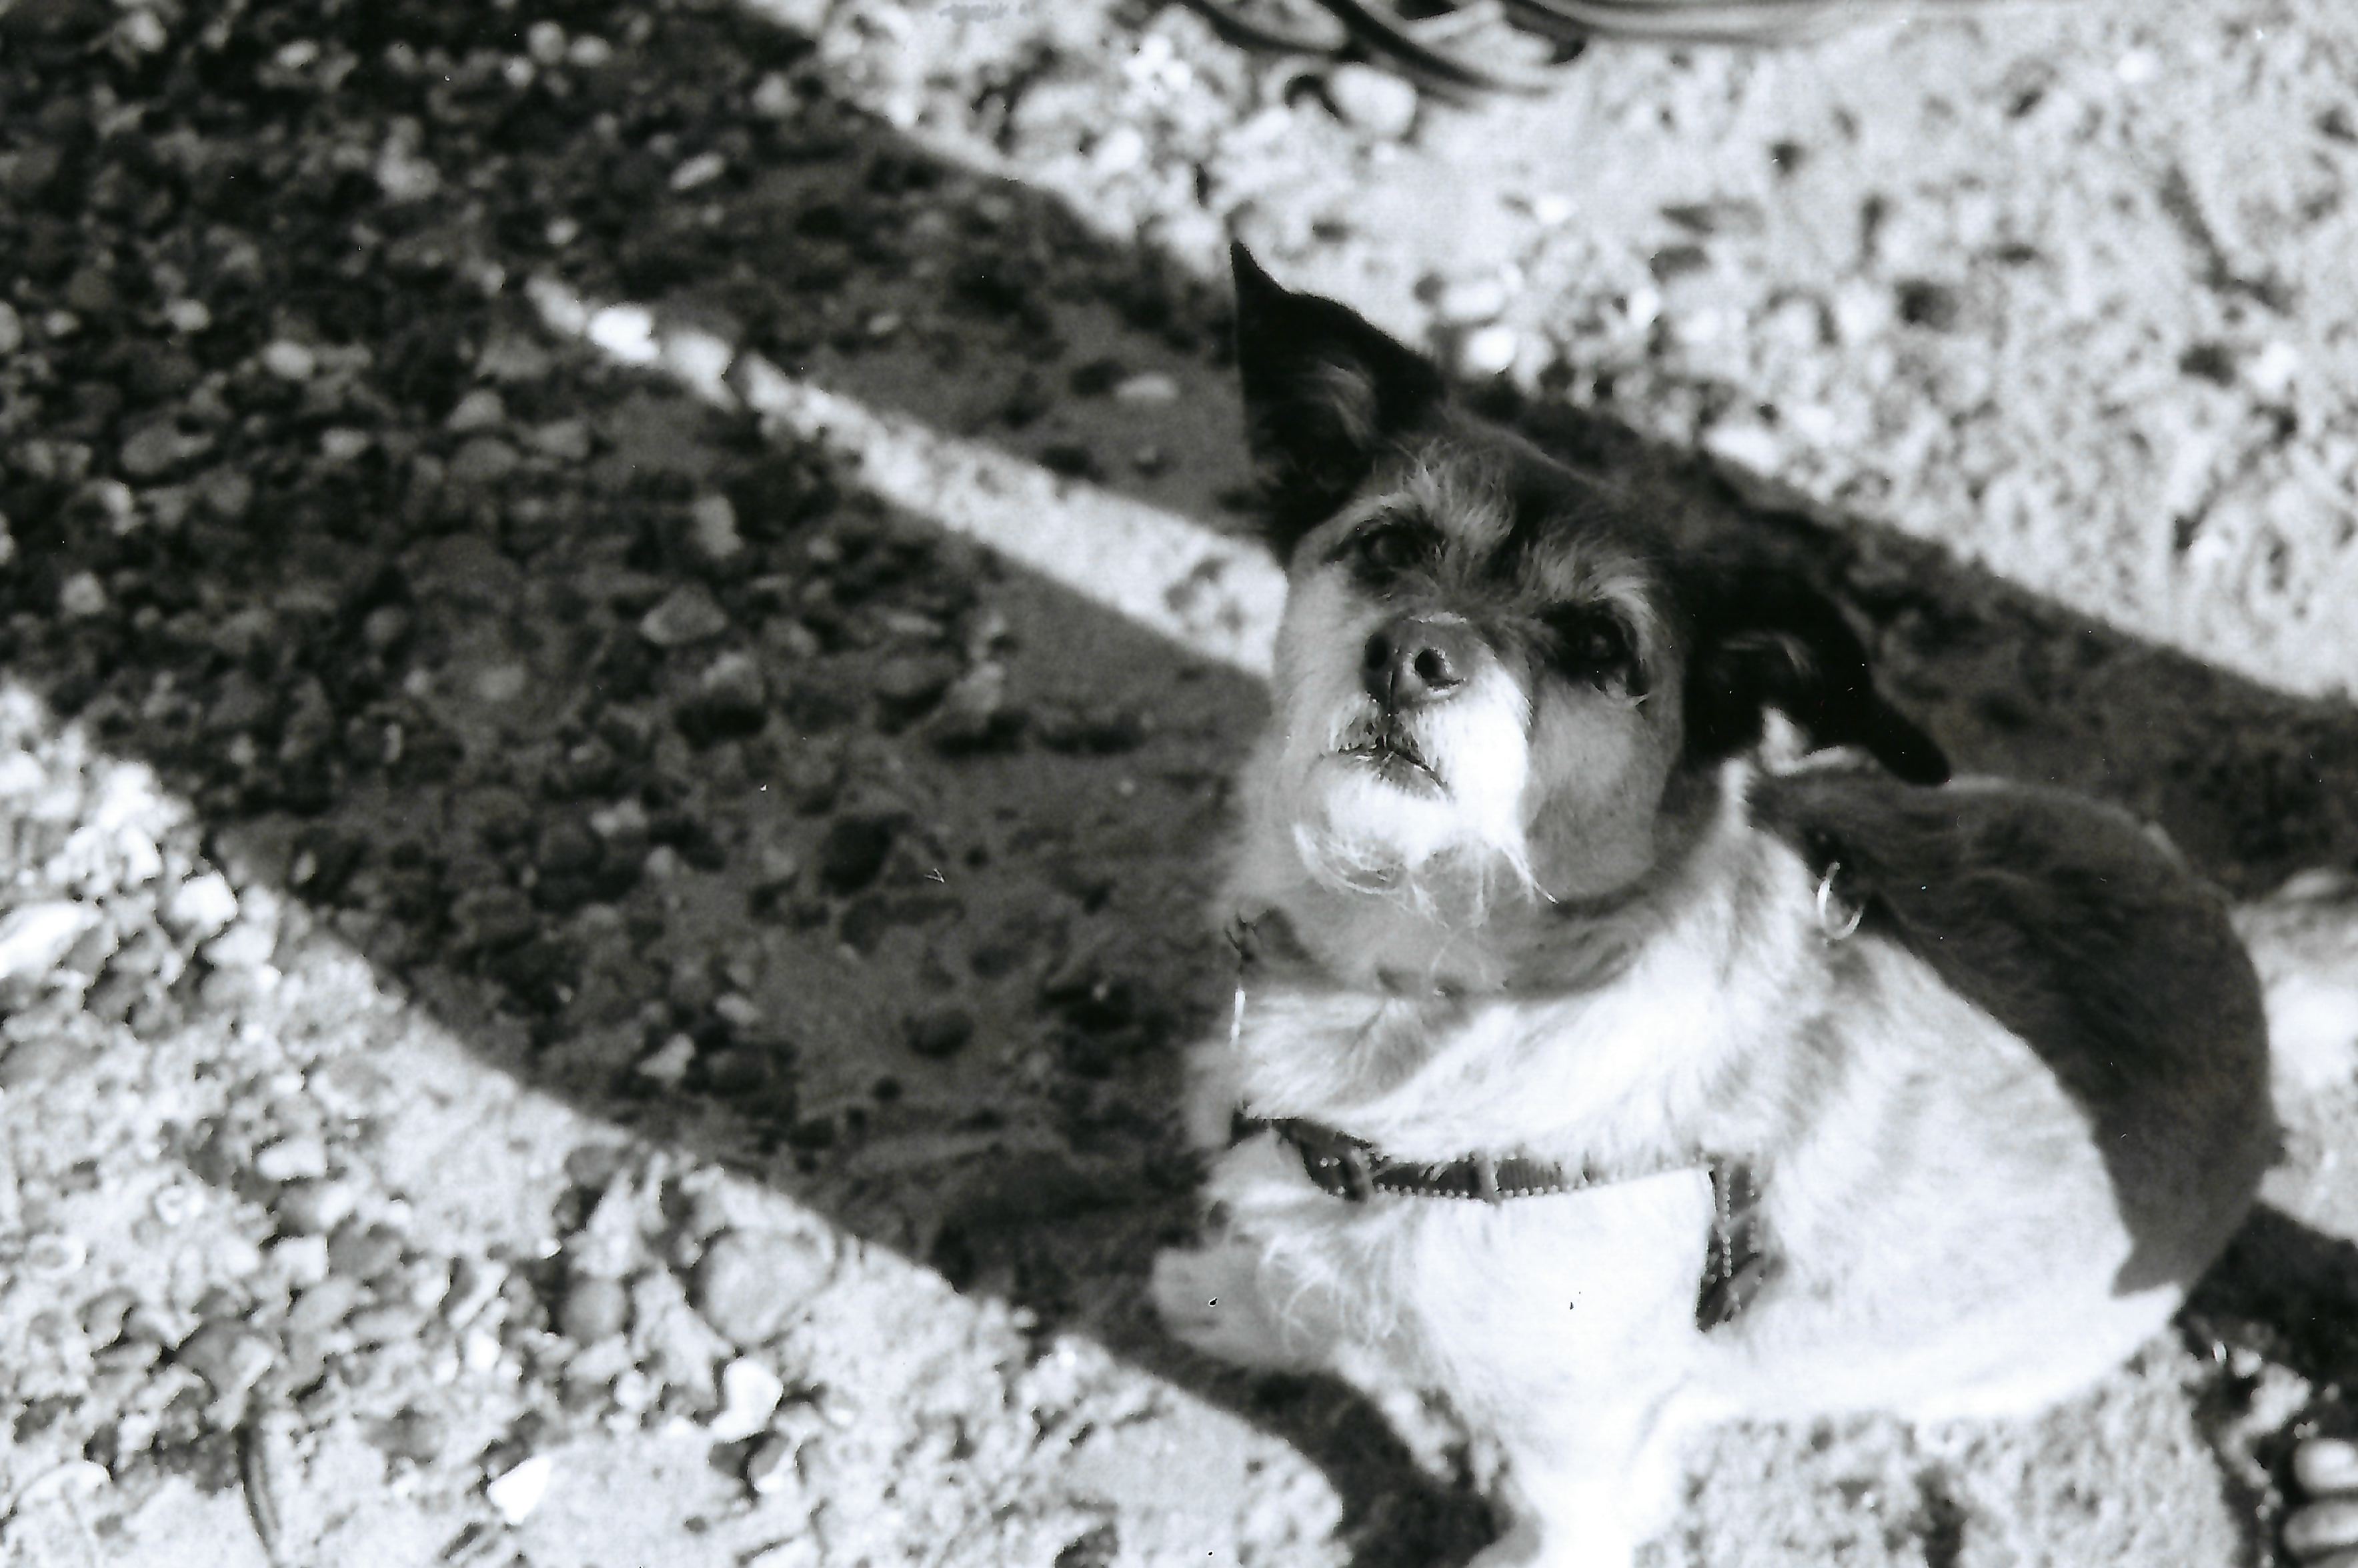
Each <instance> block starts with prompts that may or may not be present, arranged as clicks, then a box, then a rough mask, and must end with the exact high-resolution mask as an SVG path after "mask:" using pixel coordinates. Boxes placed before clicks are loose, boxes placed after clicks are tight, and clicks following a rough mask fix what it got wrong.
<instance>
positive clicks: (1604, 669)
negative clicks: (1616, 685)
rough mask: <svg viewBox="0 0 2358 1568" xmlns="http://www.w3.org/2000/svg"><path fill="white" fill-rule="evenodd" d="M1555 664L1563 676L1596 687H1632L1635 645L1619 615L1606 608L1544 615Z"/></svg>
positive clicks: (1635, 656)
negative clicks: (1612, 685) (1592, 683)
mask: <svg viewBox="0 0 2358 1568" xmlns="http://www.w3.org/2000/svg"><path fill="white" fill-rule="evenodd" d="M1548 632H1549V634H1550V637H1551V639H1552V642H1553V644H1554V653H1555V659H1556V663H1557V665H1559V667H1561V668H1562V669H1563V672H1564V673H1565V674H1566V675H1569V676H1574V677H1575V678H1577V679H1581V680H1587V681H1594V682H1595V683H1596V684H1597V685H1598V686H1603V685H1605V684H1606V682H1607V681H1620V682H1623V683H1624V684H1627V685H1630V686H1632V687H1634V686H1635V684H1636V680H1637V673H1638V651H1637V644H1636V643H1635V642H1634V641H1633V640H1632V639H1631V637H1630V635H1629V628H1628V626H1627V625H1626V624H1625V623H1623V622H1622V620H1621V618H1620V617H1619V616H1617V615H1615V614H1612V613H1611V612H1609V611H1600V610H1594V609H1580V610H1567V611H1560V612H1558V613H1557V614H1555V615H1552V616H1550V617H1549V618H1548Z"/></svg>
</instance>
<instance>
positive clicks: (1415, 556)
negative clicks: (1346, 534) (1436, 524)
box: [1344, 518, 1433, 579]
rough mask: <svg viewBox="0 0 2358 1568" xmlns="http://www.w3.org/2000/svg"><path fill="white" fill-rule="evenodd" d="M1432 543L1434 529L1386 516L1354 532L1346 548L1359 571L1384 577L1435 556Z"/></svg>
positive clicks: (1396, 574)
mask: <svg viewBox="0 0 2358 1568" xmlns="http://www.w3.org/2000/svg"><path fill="white" fill-rule="evenodd" d="M1344 550H1345V553H1346V554H1347V557H1348V558H1349V560H1350V563H1351V565H1352V566H1353V567H1354V568H1357V570H1359V571H1360V572H1362V573H1364V574H1366V575H1367V576H1369V577H1373V578H1377V579H1385V578H1391V577H1396V576H1398V575H1399V574H1400V573H1401V572H1404V571H1407V570H1409V569H1410V568H1412V567H1417V566H1422V564H1424V563H1425V562H1426V561H1428V560H1430V559H1432V558H1433V530H1432V529H1430V528H1427V527H1425V526H1424V525H1422V524H1417V523H1411V522H1407V521H1405V520H1403V519H1400V518H1387V519H1385V520H1383V521H1380V522H1378V523H1373V524H1369V525H1368V526H1367V527H1365V528H1362V529H1360V530H1359V531H1358V532H1357V533H1356V534H1354V535H1351V537H1350V539H1349V541H1348V542H1347V544H1346V545H1345V546H1344Z"/></svg>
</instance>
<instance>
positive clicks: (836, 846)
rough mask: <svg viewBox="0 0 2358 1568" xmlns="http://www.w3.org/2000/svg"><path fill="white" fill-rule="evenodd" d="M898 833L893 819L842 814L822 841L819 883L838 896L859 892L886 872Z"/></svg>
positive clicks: (831, 824)
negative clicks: (884, 870)
mask: <svg viewBox="0 0 2358 1568" xmlns="http://www.w3.org/2000/svg"><path fill="white" fill-rule="evenodd" d="M895 837H896V832H895V829H894V827H893V825H892V820H891V819H890V818H887V817H882V816H839V817H838V818H836V820H835V821H833V822H831V823H829V824H828V825H827V837H825V838H822V839H820V840H819V846H818V862H817V865H818V880H819V885H820V886H821V887H822V888H824V889H825V890H826V891H827V892H831V893H833V894H835V895H836V896H837V897H838V898H840V897H844V896H846V895H848V894H850V893H855V892H859V891H860V889H862V888H864V887H866V886H867V885H868V884H869V883H870V882H872V881H875V880H876V877H877V874H878V873H879V872H881V871H883V869H884V860H885V857H886V856H888V855H890V854H891V853H892V840H893V838H895Z"/></svg>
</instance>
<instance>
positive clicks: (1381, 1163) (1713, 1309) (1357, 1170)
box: [1230, 1112, 1773, 1330]
mask: <svg viewBox="0 0 2358 1568" xmlns="http://www.w3.org/2000/svg"><path fill="white" fill-rule="evenodd" d="M1260 1132H1271V1133H1274V1134H1275V1135H1276V1136H1277V1138H1278V1140H1279V1141H1281V1142H1284V1143H1289V1144H1291V1145H1293V1149H1294V1151H1295V1152H1297V1153H1298V1154H1300V1155H1301V1157H1302V1169H1303V1172H1304V1173H1306V1174H1307V1175H1308V1176H1309V1177H1310V1179H1311V1181H1312V1182H1314V1184H1317V1186H1318V1188H1319V1189H1320V1190H1321V1191H1323V1192H1325V1193H1326V1194H1328V1195H1331V1196H1334V1197H1338V1198H1341V1199H1343V1200H1344V1201H1346V1202H1347V1203H1366V1202H1368V1200H1369V1199H1371V1198H1373V1197H1375V1196H1376V1195H1379V1194H1389V1195H1394V1196H1398V1197H1427V1198H1466V1199H1479V1200H1481V1201H1482V1202H1485V1203H1492V1204H1498V1203H1504V1202H1506V1201H1507V1200H1508V1199H1509V1198H1524V1197H1544V1196H1547V1195H1552V1194H1557V1193H1576V1192H1582V1191H1585V1190H1586V1189H1588V1188H1591V1187H1601V1186H1610V1185H1613V1184H1617V1183H1620V1182H1634V1181H1638V1180H1640V1179H1641V1178H1643V1177H1647V1176H1659V1175H1664V1174H1667V1173H1670V1172H1672V1171H1693V1170H1700V1171H1702V1172H1703V1173H1704V1174H1705V1175H1707V1176H1709V1177H1710V1178H1711V1199H1712V1202H1711V1208H1712V1226H1711V1240H1710V1245H1709V1247H1708V1248H1707V1249H1705V1252H1704V1266H1703V1277H1702V1279H1701V1281H1699V1282H1698V1284H1697V1287H1696V1291H1695V1326H1696V1327H1697V1328H1700V1329H1704V1330H1709V1329H1714V1328H1717V1327H1719V1326H1720V1325H1723V1324H1725V1323H1728V1322H1731V1321H1733V1320H1734V1319H1735V1318H1736V1315H1737V1314H1740V1313H1742V1312H1743V1310H1744V1309H1745V1308H1746V1307H1747V1306H1748V1305H1749V1304H1751V1302H1752V1298H1753V1297H1754V1296H1755V1295H1757V1294H1758V1292H1759V1290H1760V1287H1761V1286H1762V1285H1764V1284H1766V1283H1767V1282H1768V1278H1769V1276H1770V1274H1771V1273H1772V1272H1773V1261H1772V1260H1771V1259H1770V1258H1769V1255H1768V1249H1767V1246H1766V1244H1765V1242H1764V1240H1763V1238H1762V1235H1761V1225H1760V1188H1759V1184H1758V1181H1757V1180H1756V1179H1755V1177H1754V1175H1753V1173H1752V1170H1751V1167H1749V1166H1748V1165H1746V1164H1744V1163H1743V1162H1740V1161H1736V1160H1733V1159H1729V1158H1726V1157H1725V1156H1722V1155H1715V1154H1699V1155H1693V1156H1678V1157H1673V1158H1671V1159H1668V1160H1664V1161H1660V1162H1656V1163H1653V1164H1639V1165H1632V1166H1628V1167H1617V1168H1612V1169H1600V1168H1598V1167H1595V1166H1591V1165H1581V1166H1578V1167H1574V1166H1568V1165H1563V1164H1559V1163H1556V1162H1552V1161H1546V1160H1535V1159H1532V1158H1531V1157H1530V1156H1528V1155H1522V1154H1509V1155H1505V1156H1495V1155H1490V1154H1468V1155H1466V1156H1464V1157H1463V1158H1461V1159H1456V1160H1444V1161H1441V1162H1422V1161H1419V1162H1409V1161H1404V1160H1396V1159H1394V1158H1392V1157H1391V1156H1390V1155H1389V1154H1386V1153H1385V1152H1383V1151H1382V1150H1380V1149H1379V1148H1377V1147H1376V1146H1375V1145H1374V1144H1372V1143H1370V1142H1368V1141H1367V1140H1366V1139H1364V1138H1356V1137H1354V1136H1352V1135H1351V1134H1350V1133H1347V1132H1343V1131H1339V1130H1336V1129H1335V1128H1332V1127H1327V1126H1325V1125H1324V1124H1323V1123H1320V1122H1315V1121H1307V1120H1304V1119H1301V1118H1299V1117H1280V1118H1272V1119H1258V1118H1251V1117H1247V1116H1245V1115H1244V1114H1243V1113H1242V1112H1238V1114H1237V1116H1236V1118H1235V1119H1234V1121H1233V1122H1232V1123H1231V1126H1230V1139H1231V1141H1242V1140H1244V1139H1246V1138H1249V1137H1251V1136H1253V1135H1255V1134H1256V1133H1260Z"/></svg>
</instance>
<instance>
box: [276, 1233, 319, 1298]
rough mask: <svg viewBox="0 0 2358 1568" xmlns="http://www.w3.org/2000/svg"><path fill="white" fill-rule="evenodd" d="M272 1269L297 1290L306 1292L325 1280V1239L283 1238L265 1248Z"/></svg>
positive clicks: (306, 1237)
mask: <svg viewBox="0 0 2358 1568" xmlns="http://www.w3.org/2000/svg"><path fill="white" fill-rule="evenodd" d="M268 1251H269V1256H270V1264H271V1267H272V1268H274V1269H276V1270H277V1271H278V1272H279V1275H280V1277H281V1278H283V1279H285V1280H286V1281H287V1283H288V1284H289V1285H290V1286H292V1287H294V1288H295V1289H297V1290H308V1289H309V1288H310V1287H311V1286H313V1285H316V1284H318V1283H319V1281H322V1280H324V1279H326V1278H327V1277H328V1238H326V1237H324V1236H282V1237H280V1238H278V1239H277V1240H276V1241H273V1242H272V1243H271V1244H270V1246H269V1249H268Z"/></svg>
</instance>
